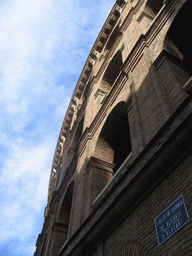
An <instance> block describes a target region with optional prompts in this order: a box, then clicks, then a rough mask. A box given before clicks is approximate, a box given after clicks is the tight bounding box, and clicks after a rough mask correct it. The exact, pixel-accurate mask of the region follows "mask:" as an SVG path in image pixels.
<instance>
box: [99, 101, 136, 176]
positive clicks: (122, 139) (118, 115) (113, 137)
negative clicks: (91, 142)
mask: <svg viewBox="0 0 192 256" xmlns="http://www.w3.org/2000/svg"><path fill="white" fill-rule="evenodd" d="M124 104H125V102H120V103H119V104H118V105H117V106H116V107H115V108H114V109H113V111H112V112H111V114H110V115H109V116H108V118H107V120H106V122H105V124H104V127H103V129H102V131H101V134H100V138H99V140H98V144H97V154H98V155H97V157H98V158H100V159H101V160H104V161H108V162H111V163H114V164H115V165H116V166H115V168H114V169H113V172H114V173H115V172H116V171H117V170H118V169H119V167H120V166H121V164H122V163H123V162H124V161H125V159H126V158H127V156H128V155H129V154H130V153H131V150H132V149H131V140H130V132H129V123H128V114H127V112H126V109H125V108H123V107H124Z"/></svg>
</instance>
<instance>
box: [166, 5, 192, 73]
mask: <svg viewBox="0 0 192 256" xmlns="http://www.w3.org/2000/svg"><path fill="white" fill-rule="evenodd" d="M191 10H192V1H191V0H188V1H187V2H186V3H185V4H184V5H183V6H182V7H181V9H180V11H179V13H178V14H177V16H176V17H175V19H174V20H173V23H172V25H171V27H170V29H169V32H168V35H167V38H166V39H167V41H169V47H170V48H172V49H177V50H175V51H177V55H178V56H180V58H181V56H182V59H183V64H184V67H185V68H186V69H187V71H188V73H189V74H190V75H192V64H191V60H192V47H191V45H192V38H191V34H190V33H189V28H190V26H189V24H192V15H191Z"/></svg>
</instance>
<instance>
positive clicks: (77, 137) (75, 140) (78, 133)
mask: <svg viewBox="0 0 192 256" xmlns="http://www.w3.org/2000/svg"><path fill="white" fill-rule="evenodd" d="M83 124H84V116H83V117H82V118H81V120H80V122H79V124H78V127H77V130H76V132H75V135H74V137H73V143H72V148H73V149H75V147H76V146H77V144H78V142H79V140H80V138H81V135H82V132H83Z"/></svg>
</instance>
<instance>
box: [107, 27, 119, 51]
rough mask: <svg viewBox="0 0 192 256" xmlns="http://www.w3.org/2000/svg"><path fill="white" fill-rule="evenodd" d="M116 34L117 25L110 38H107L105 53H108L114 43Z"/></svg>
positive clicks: (117, 31)
mask: <svg viewBox="0 0 192 256" xmlns="http://www.w3.org/2000/svg"><path fill="white" fill-rule="evenodd" d="M118 33H119V25H117V26H116V27H115V29H114V30H113V32H112V34H111V36H110V38H109V40H108V42H107V44H106V46H105V51H109V50H110V49H111V47H112V45H113V44H114V42H115V40H116V38H117V36H118Z"/></svg>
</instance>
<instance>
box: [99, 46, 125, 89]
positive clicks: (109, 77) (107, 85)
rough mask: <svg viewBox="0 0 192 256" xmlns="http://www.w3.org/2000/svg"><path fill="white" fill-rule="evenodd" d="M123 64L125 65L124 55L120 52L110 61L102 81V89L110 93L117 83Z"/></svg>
mask: <svg viewBox="0 0 192 256" xmlns="http://www.w3.org/2000/svg"><path fill="white" fill-rule="evenodd" d="M122 64H123V61H122V53H121V51H120V50H119V51H118V52H117V53H116V54H115V56H114V57H113V59H112V60H111V61H110V63H109V65H108V67H107V69H106V71H105V74H104V76H103V79H102V81H101V86H102V89H105V90H107V91H109V90H110V89H111V87H112V85H113V83H114V82H115V80H116V78H117V76H118V75H119V71H120V68H121V66H122Z"/></svg>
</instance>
